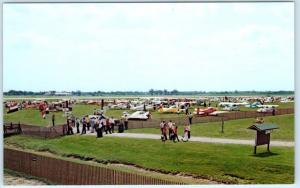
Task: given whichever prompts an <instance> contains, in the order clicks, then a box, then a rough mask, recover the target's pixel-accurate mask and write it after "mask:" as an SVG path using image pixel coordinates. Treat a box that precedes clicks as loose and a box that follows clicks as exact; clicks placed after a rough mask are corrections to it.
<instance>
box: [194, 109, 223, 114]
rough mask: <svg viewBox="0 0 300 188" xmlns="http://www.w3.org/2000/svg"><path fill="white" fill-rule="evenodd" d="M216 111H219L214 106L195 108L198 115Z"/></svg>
mask: <svg viewBox="0 0 300 188" xmlns="http://www.w3.org/2000/svg"><path fill="white" fill-rule="evenodd" d="M215 111H217V109H216V108H213V107H208V108H205V109H200V108H195V111H194V114H196V115H209V114H210V113H212V112H215Z"/></svg>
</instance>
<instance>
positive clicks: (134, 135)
mask: <svg viewBox="0 0 300 188" xmlns="http://www.w3.org/2000/svg"><path fill="white" fill-rule="evenodd" d="M74 132H75V129H74ZM86 135H93V136H96V133H95V132H94V133H90V131H87V134H86ZM105 136H110V137H126V138H141V139H160V135H159V134H143V133H113V134H107V135H106V134H105V133H104V137H105ZM178 137H179V139H180V140H181V138H182V137H181V136H178ZM189 141H191V142H206V143H219V144H242V145H252V146H253V145H254V139H253V140H241V139H228V138H213V137H193V136H192V137H191V139H189ZM294 145H295V144H294V142H287V141H272V140H271V143H270V146H281V147H294Z"/></svg>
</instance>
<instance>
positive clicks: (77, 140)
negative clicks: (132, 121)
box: [4, 135, 294, 183]
mask: <svg viewBox="0 0 300 188" xmlns="http://www.w3.org/2000/svg"><path fill="white" fill-rule="evenodd" d="M4 142H5V145H7V144H10V145H15V146H16V145H17V146H18V147H22V148H27V149H33V150H36V151H50V152H52V153H55V154H57V155H70V154H78V155H80V156H84V157H92V158H96V159H99V160H102V161H120V162H127V163H132V164H135V165H138V166H141V167H144V168H151V169H156V170H163V171H168V172H183V173H187V174H194V175H198V176H201V177H207V178H213V179H214V180H217V181H224V182H230V183H293V182H294V157H293V156H294V149H293V148H281V147H273V148H271V151H272V152H273V153H271V154H270V155H269V154H266V153H261V154H258V155H256V156H254V155H252V152H253V147H251V146H242V145H221V144H207V143H183V142H179V143H176V144H174V143H170V142H167V143H165V144H164V143H162V142H161V141H160V140H149V139H130V138H111V137H104V138H98V139H97V138H95V137H88V136H79V135H74V136H66V137H62V138H57V139H49V140H44V139H39V138H31V137H28V136H14V137H8V138H5V139H4ZM265 150H266V148H265V147H259V148H258V153H260V152H264V151H265Z"/></svg>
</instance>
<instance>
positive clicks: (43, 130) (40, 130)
mask: <svg viewBox="0 0 300 188" xmlns="http://www.w3.org/2000/svg"><path fill="white" fill-rule="evenodd" d="M3 126H4V136H9V135H13V133H14V134H21V133H22V134H24V135H32V136H39V137H43V138H55V137H59V136H63V135H65V134H66V133H67V125H56V126H54V127H40V126H34V125H25V124H20V123H17V124H14V123H5V124H4V125H3Z"/></svg>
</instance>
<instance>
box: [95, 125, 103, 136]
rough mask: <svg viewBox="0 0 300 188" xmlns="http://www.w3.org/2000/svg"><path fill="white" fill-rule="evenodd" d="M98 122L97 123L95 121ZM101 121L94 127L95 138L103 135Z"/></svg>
mask: <svg viewBox="0 0 300 188" xmlns="http://www.w3.org/2000/svg"><path fill="white" fill-rule="evenodd" d="M97 124H98V123H97ZM102 129H103V121H102V122H101V123H99V124H98V127H97V128H96V131H97V138H101V137H103V130H102Z"/></svg>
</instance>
